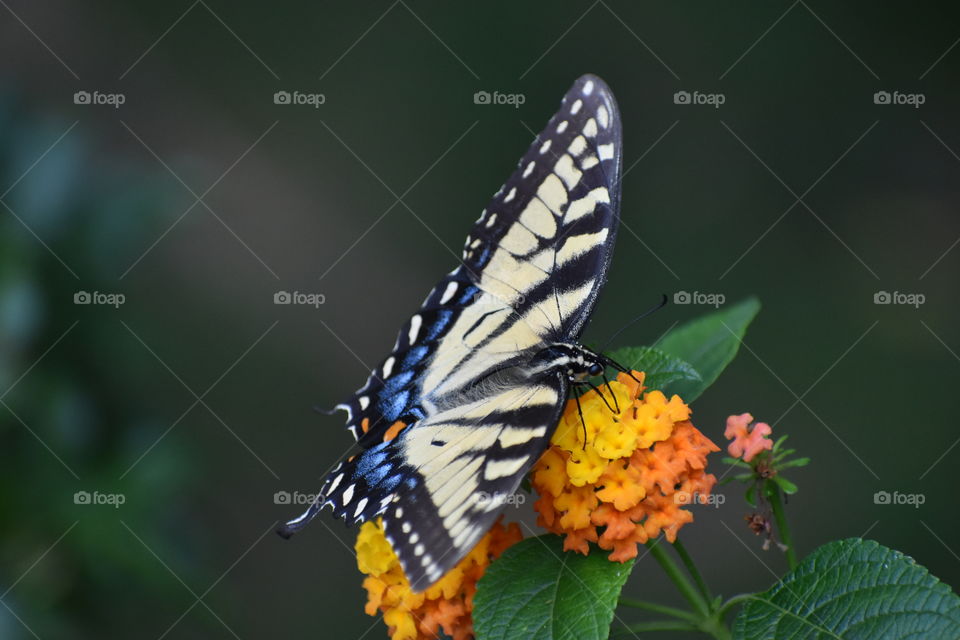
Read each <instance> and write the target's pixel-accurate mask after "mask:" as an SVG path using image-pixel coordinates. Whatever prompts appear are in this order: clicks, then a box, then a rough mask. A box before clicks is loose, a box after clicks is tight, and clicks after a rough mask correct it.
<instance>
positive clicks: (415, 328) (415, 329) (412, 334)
mask: <svg viewBox="0 0 960 640" xmlns="http://www.w3.org/2000/svg"><path fill="white" fill-rule="evenodd" d="M422 324H423V318H421V317H420V314H419V313H418V314H416V315H415V316H413V317H412V318H410V331H409V332H408V333H407V338H409V340H410V344H414V343H416V341H417V335H419V333H420V326H421V325H422Z"/></svg>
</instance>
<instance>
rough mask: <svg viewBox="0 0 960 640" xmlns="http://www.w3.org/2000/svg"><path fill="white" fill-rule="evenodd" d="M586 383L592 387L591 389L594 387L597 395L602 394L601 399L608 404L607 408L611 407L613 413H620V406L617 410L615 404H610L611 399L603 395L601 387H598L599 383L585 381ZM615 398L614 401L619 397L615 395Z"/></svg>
mask: <svg viewBox="0 0 960 640" xmlns="http://www.w3.org/2000/svg"><path fill="white" fill-rule="evenodd" d="M584 384H585V385H587V386H588V387H590V388H591V389H593V390H594V391H595V392H596V393H597V395H598V396H600V399H601V400H603V404H605V405H607V409H610V412H611V413H617V414H619V413H620V410H619V408H618V409H617V410H616V411H614V409H613V406H612V405H611V404H610V401H609V400H607V396H605V395H603V392H602V391H600V387H598V386H597V385H595V384H593V383H592V382H584ZM613 400H614V402H616V400H617V397H616V396H614V397H613Z"/></svg>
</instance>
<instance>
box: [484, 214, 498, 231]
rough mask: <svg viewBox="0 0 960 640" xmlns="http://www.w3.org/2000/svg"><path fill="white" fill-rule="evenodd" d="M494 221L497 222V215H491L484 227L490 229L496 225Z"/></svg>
mask: <svg viewBox="0 0 960 640" xmlns="http://www.w3.org/2000/svg"><path fill="white" fill-rule="evenodd" d="M496 221H497V214H495V213H491V214H490V217H489V218H488V219H487V225H486V226H487V229H489V228H490V227H492V226H493V225H494V224H495V223H496Z"/></svg>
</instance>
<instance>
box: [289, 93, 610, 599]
mask: <svg viewBox="0 0 960 640" xmlns="http://www.w3.org/2000/svg"><path fill="white" fill-rule="evenodd" d="M620 171H621V133H620V116H619V113H618V111H617V104H616V102H615V101H614V98H613V94H612V93H611V92H610V89H609V87H607V85H606V84H605V83H604V82H603V81H602V80H600V79H599V78H597V77H596V76H592V75H585V76H583V77H581V78H579V79H578V80H577V81H576V82H575V83H574V85H573V86H572V87H571V88H570V90H569V91H568V92H567V94H566V95H565V96H564V98H563V102H562V104H561V106H560V110H559V111H557V113H556V114H555V115H554V116H553V117H552V118H551V119H550V121H549V122H548V123H547V126H546V127H545V128H544V129H543V131H541V132H540V134H539V135H538V136H537V138H536V140H534V142H533V144H532V145H531V146H530V148H529V149H528V150H527V152H526V153H525V154H524V156H523V158H522V159H521V160H520V163H519V164H518V165H517V168H516V170H515V171H514V172H513V175H511V176H510V178H509V179H508V180H507V182H506V184H504V185H503V186H502V187H501V188H500V190H499V191H498V192H497V193H496V195H494V197H493V199H492V200H491V201H490V203H489V204H488V205H487V208H486V209H484V210H483V213H482V214H481V215H480V218H479V219H478V220H477V221H476V223H474V225H473V228H472V229H471V230H470V235H468V236H467V240H466V243H465V244H464V248H463V257H462V262H461V264H460V265H459V266H458V267H457V268H456V269H454V270H453V271H451V272H450V273H449V274H448V275H446V276H444V277H443V279H442V280H440V282H439V283H438V284H437V285H436V286H435V287H434V288H433V290H432V291H430V293H429V294H428V295H427V297H426V299H425V300H424V302H423V305H422V306H421V307H420V310H419V311H418V312H417V313H416V314H415V315H414V316H413V317H412V318H410V320H409V321H408V322H407V323H406V324H405V325H404V326H403V328H402V329H401V331H400V335H399V337H398V338H397V342H396V345H395V346H394V348H393V351H392V352H391V353H390V355H389V356H387V358H386V359H385V360H384V361H383V362H382V363H381V364H380V366H378V367H377V368H376V369H374V370H373V371H372V372H371V373H370V377H369V378H368V379H367V382H366V384H365V385H364V386H363V387H362V388H361V389H359V390H358V391H357V392H356V393H354V394H353V395H352V396H350V397H349V398H348V399H347V400H345V401H344V402H343V403H342V404H340V405H338V406H337V407H336V408H337V409H342V410H343V411H345V412H346V414H347V429H348V430H349V431H350V432H351V433H352V434H353V436H354V437H355V438H356V439H357V443H358V445H359V447H360V449H361V451H360V453H358V454H357V455H355V456H353V457H350V458H348V459H347V460H345V461H343V462H341V463H340V464H339V465H338V466H337V467H336V468H335V469H334V470H333V471H332V472H331V473H330V474H329V475H328V476H327V478H326V480H325V482H324V484H323V487H322V489H321V490H320V492H319V494H318V497H317V499H316V501H315V502H314V503H313V504H312V505H311V506H310V508H309V509H308V510H307V511H306V512H305V513H304V514H303V515H301V516H300V517H298V518H296V519H294V520H291V521H290V522H288V523H286V525H284V526H282V527H281V529H280V531H279V533H281V535H284V537H288V536H290V535H292V534H293V533H294V532H296V531H298V530H299V529H301V528H302V527H303V526H304V525H305V524H306V523H307V522H308V521H310V520H311V519H312V518H313V517H314V516H315V515H316V514H317V513H318V512H319V511H320V510H321V509H322V508H323V507H325V506H330V507H331V508H332V510H333V513H334V514H335V515H336V516H338V517H342V518H344V519H345V520H347V521H353V522H361V521H365V520H369V519H371V518H376V517H382V518H383V524H384V528H385V531H386V536H387V539H388V540H389V541H390V543H391V544H392V545H393V548H394V550H395V551H396V553H397V555H398V556H399V558H400V562H401V564H402V566H403V569H404V572H405V573H406V575H407V577H408V579H409V580H410V584H411V587H412V588H413V589H414V590H415V591H422V590H424V589H426V588H427V587H428V586H430V585H431V584H433V583H434V582H436V581H437V580H438V579H439V578H440V577H442V576H443V575H444V574H445V573H446V572H447V571H448V570H449V569H451V568H452V567H453V566H455V565H456V564H457V563H458V562H459V561H460V560H461V559H462V558H463V557H464V556H465V555H466V554H467V553H469V551H470V550H471V549H472V548H473V546H474V545H475V544H476V543H477V541H478V540H479V539H480V538H481V537H482V536H483V535H484V534H485V533H486V532H487V530H488V529H489V528H490V527H491V526H492V524H493V523H494V521H495V520H496V518H497V517H498V515H499V514H500V512H501V511H502V510H503V507H504V502H505V501H503V500H491V499H489V497H491V496H510V495H512V494H513V493H514V492H515V491H517V489H518V487H519V485H520V482H521V480H522V479H523V477H524V475H525V474H526V473H527V471H528V470H529V469H530V467H531V466H532V465H533V464H534V462H536V460H537V458H538V457H539V456H540V455H541V453H543V451H544V449H545V448H546V446H547V444H548V442H549V439H550V436H551V434H552V433H553V430H554V429H555V428H556V425H557V422H558V420H559V417H560V413H561V411H562V409H563V406H564V404H565V401H566V399H567V395H568V391H569V390H570V388H571V386H576V385H579V384H584V383H585V381H586V379H587V378H589V377H591V376H595V375H599V374H600V373H602V372H603V371H604V368H605V366H607V365H613V364H614V363H612V362H611V361H610V360H609V359H607V358H605V357H604V356H602V355H600V354H598V353H594V352H593V351H591V350H589V349H587V348H586V347H584V346H582V345H580V344H579V343H578V342H577V340H578V338H579V336H580V334H581V333H582V331H583V329H584V325H585V324H586V323H587V320H588V319H589V317H590V314H591V312H592V311H593V308H594V305H595V304H596V300H597V295H598V294H599V292H600V289H601V287H602V286H603V284H604V282H605V280H606V273H607V268H608V267H609V265H610V259H611V256H612V253H613V244H614V237H615V236H616V232H617V223H618V215H619V214H618V210H619V204H620ZM397 421H402V422H403V423H405V424H406V425H407V427H406V428H404V429H403V430H401V431H400V432H399V435H396V437H394V438H392V439H390V440H388V441H387V440H385V437H384V436H385V435H387V433H388V430H390V427H391V426H392V425H394V423H395V422H397ZM390 435H393V434H392V433H391V434H390Z"/></svg>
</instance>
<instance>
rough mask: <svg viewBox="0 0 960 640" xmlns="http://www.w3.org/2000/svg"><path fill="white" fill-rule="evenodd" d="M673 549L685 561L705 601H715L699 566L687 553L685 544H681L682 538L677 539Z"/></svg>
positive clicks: (685, 565) (684, 563) (688, 571)
mask: <svg viewBox="0 0 960 640" xmlns="http://www.w3.org/2000/svg"><path fill="white" fill-rule="evenodd" d="M673 548H674V549H675V550H676V552H677V555H679V556H680V560H682V561H683V566H684V567H686V568H687V573H689V574H690V575H691V576H693V581H694V582H695V583H697V588H698V589H699V590H700V595H702V596H703V599H704V600H706V601H707V602H708V603H709V602H711V601H712V600H713V597H712V596H711V595H710V589H708V588H707V583H706V581H705V580H704V579H703V576H701V575H700V571H699V570H698V569H697V565H696V564H695V563H694V562H693V558H692V557H691V556H690V554H689V553H687V549H686V547H684V546H683V543H682V542H680V538H677V541H676V542H674V543H673Z"/></svg>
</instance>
